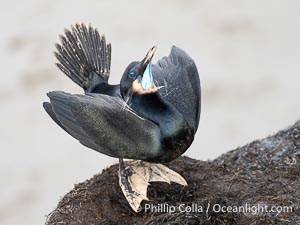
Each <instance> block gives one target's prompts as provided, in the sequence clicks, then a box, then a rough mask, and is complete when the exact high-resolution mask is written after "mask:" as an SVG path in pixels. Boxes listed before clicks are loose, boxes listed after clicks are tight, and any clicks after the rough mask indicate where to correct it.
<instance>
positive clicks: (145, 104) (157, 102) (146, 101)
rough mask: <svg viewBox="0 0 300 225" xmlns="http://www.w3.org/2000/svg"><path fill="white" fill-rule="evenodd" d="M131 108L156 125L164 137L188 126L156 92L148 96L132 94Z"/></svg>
mask: <svg viewBox="0 0 300 225" xmlns="http://www.w3.org/2000/svg"><path fill="white" fill-rule="evenodd" d="M131 108H132V109H133V110H135V111H136V112H137V113H138V114H139V115H140V116H142V117H144V118H146V119H148V120H151V121H152V122H154V123H156V124H157V125H158V126H159V127H160V130H161V132H162V135H163V136H164V137H170V136H174V135H176V134H177V133H178V132H181V130H182V129H187V128H188V125H187V122H186V121H185V119H184V118H183V115H182V114H181V113H180V112H179V111H178V110H177V109H176V108H175V107H173V106H172V105H171V104H170V103H169V102H167V101H165V100H164V99H163V98H162V97H161V96H160V94H159V93H158V92H154V93H149V94H137V93H134V94H133V96H132V99H131Z"/></svg>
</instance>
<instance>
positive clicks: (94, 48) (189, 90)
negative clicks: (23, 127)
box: [44, 24, 200, 162]
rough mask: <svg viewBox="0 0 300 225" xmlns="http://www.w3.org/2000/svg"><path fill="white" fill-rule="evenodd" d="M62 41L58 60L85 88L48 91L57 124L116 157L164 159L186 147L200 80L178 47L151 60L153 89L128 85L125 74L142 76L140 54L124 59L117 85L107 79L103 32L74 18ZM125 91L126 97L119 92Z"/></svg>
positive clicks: (50, 111)
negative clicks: (125, 64)
mask: <svg viewBox="0 0 300 225" xmlns="http://www.w3.org/2000/svg"><path fill="white" fill-rule="evenodd" d="M61 42H62V45H59V44H56V48H57V52H56V53H55V56H56V58H57V59H58V61H59V63H57V66H58V67H59V68H60V69H61V70H62V71H63V72H64V73H65V74H66V75H67V76H68V77H69V78H71V79H72V80H73V81H74V82H75V83H77V84H78V85H79V86H81V87H82V88H83V89H84V92H85V94H84V95H73V94H69V93H64V92H61V91H54V92H50V93H48V97H49V98H50V103H47V102H46V103H44V108H45V110H46V111H47V113H48V114H49V115H50V116H51V118H52V119H53V120H54V121H55V122H56V123H57V124H58V125H59V126H60V127H62V128H63V129H64V130H65V131H66V132H68V133H69V134H70V135H72V136H73V137H74V138H76V139H77V140H79V141H80V143H82V144H83V145H85V146H87V147H89V148H91V149H94V150H96V151H98V152H101V153H103V154H106V155H109V156H112V157H117V158H128V159H141V160H144V161H148V162H167V161H171V160H173V159H175V158H177V157H179V156H180V155H181V154H183V153H184V152H185V151H186V150H187V148H188V147H189V146H190V144H191V143H192V141H193V138H194V134H195V132H196V130H197V127H198V123H199V117H200V82H199V76H198V72H197V68H196V65H195V63H194V61H193V60H192V59H191V58H190V57H189V56H188V55H187V54H186V53H185V52H184V51H183V50H181V49H179V48H178V47H175V46H173V47H172V50H171V53H170V55H169V56H168V57H164V58H162V59H160V60H159V61H158V62H157V63H156V64H154V65H152V74H153V80H154V85H155V86H156V87H157V91H155V92H151V93H146V94H141V93H135V92H133V91H132V90H131V85H132V84H133V82H134V79H130V78H131V77H130V76H129V74H130V72H134V73H135V74H136V77H135V79H137V76H142V74H141V72H143V71H141V70H144V69H145V62H144V61H145V59H144V60H142V61H141V62H138V61H137V62H133V63H131V64H129V66H128V67H127V68H126V70H125V72H124V74H123V77H122V79H121V85H110V84H108V78H109V75H110V64H111V45H110V44H106V40H105V37H104V36H100V35H99V33H98V31H97V30H96V29H94V28H92V27H91V26H89V27H86V26H85V25H83V24H76V25H75V26H73V27H72V29H71V31H69V30H66V31H65V36H61ZM143 63H144V64H143ZM147 63H148V62H147ZM141 68H142V69H141ZM129 91H130V94H131V98H130V99H129V101H128V100H127V99H123V98H125V96H124V95H126V94H128V92H129ZM126 101H127V102H126Z"/></svg>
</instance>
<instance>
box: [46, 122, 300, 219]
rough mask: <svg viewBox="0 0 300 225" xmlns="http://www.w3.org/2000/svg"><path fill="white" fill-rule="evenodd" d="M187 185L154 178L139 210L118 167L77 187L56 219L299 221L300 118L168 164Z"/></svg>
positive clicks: (54, 215)
mask: <svg viewBox="0 0 300 225" xmlns="http://www.w3.org/2000/svg"><path fill="white" fill-rule="evenodd" d="M166 165H167V166H168V167H169V168H171V169H173V170H174V171H176V172H178V173H180V174H181V175H182V176H183V177H184V178H185V179H186V181H187V182H188V186H187V187H182V186H180V185H178V184H173V183H172V184H171V185H169V184H167V183H152V184H151V185H150V186H149V188H148V197H149V200H150V201H144V202H143V203H142V207H143V208H142V210H141V211H140V212H139V213H134V212H133V211H132V210H131V208H130V207H129V205H128V203H127V202H126V200H125V198H124V196H123V194H122V192H121V189H120V187H119V183H118V175H117V174H118V165H112V166H111V167H109V168H107V169H105V170H103V172H102V173H101V174H97V175H95V176H94V177H92V178H91V179H89V180H86V181H85V182H83V183H80V184H77V185H75V187H74V189H73V190H71V191H70V192H69V193H68V194H66V195H65V196H64V197H63V199H62V200H61V201H60V202H59V203H58V206H57V208H56V209H55V210H54V211H53V212H52V213H50V214H49V216H48V219H47V222H46V225H53V224H68V225H75V224H76V225H77V224H89V225H90V224H95V225H96V224H107V225H108V224H123V225H126V224H130V225H132V224H152V225H154V224H172V225H175V224H176V225H177V224H178V225H179V224H239V225H243V224H245V225H246V224H247V225H249V224H300V209H299V206H300V121H298V122H297V123H295V124H294V125H293V126H291V127H289V128H287V129H285V130H282V131H279V132H278V133H277V134H275V135H273V136H270V137H267V138H264V139H261V140H256V141H253V142H251V143H250V144H248V145H245V146H243V147H240V148H237V149H235V150H233V151H230V152H228V153H226V154H223V155H221V156H220V157H218V158H216V159H215V160H213V161H199V160H195V159H191V158H188V157H180V158H178V159H176V160H174V161H172V162H170V163H167V164H166Z"/></svg>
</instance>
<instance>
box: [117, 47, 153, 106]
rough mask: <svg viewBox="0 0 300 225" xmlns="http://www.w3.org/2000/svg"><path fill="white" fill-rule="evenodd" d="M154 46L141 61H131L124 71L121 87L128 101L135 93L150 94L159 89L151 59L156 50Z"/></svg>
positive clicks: (122, 93) (123, 95)
mask: <svg viewBox="0 0 300 225" xmlns="http://www.w3.org/2000/svg"><path fill="white" fill-rule="evenodd" d="M156 49H157V48H156V47H155V46H154V47H152V48H151V49H150V50H149V51H148V53H147V55H146V57H145V58H144V59H143V60H142V61H141V62H132V63H130V64H129V65H128V66H127V68H126V70H125V72H124V73H123V76H122V79H121V82H120V89H121V95H122V97H123V99H124V100H125V101H126V102H127V101H128V100H130V99H131V96H132V94H133V93H138V94H149V93H153V92H156V91H157V88H156V87H155V85H154V82H153V75H152V68H151V61H152V58H153V56H154V53H155V51H156Z"/></svg>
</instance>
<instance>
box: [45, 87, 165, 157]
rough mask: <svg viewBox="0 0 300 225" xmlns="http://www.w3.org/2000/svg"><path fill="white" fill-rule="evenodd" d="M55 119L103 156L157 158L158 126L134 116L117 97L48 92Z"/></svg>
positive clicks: (158, 145)
mask: <svg viewBox="0 0 300 225" xmlns="http://www.w3.org/2000/svg"><path fill="white" fill-rule="evenodd" d="M48 96H49V98H50V102H51V105H52V108H53V111H54V112H55V115H56V118H57V119H58V121H59V122H60V123H61V124H62V126H63V127H64V128H65V129H66V130H67V131H68V133H69V134H71V135H72V136H73V137H75V138H76V139H77V140H79V141H80V142H81V143H82V144H83V145H85V146H88V147H90V148H92V149H94V150H96V151H99V152H101V153H103V154H106V155H109V156H112V157H118V158H130V159H146V158H152V157H154V158H155V157H156V155H157V154H159V148H160V142H159V139H160V130H159V127H158V126H157V125H156V124H154V123H152V122H151V121H148V120H146V119H144V118H141V117H139V116H138V115H136V114H135V112H134V111H132V109H129V108H127V107H126V104H125V102H124V101H123V100H122V99H120V98H118V97H111V96H108V95H102V94H88V95H72V94H68V93H64V92H61V91H55V92H50V93H48Z"/></svg>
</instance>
